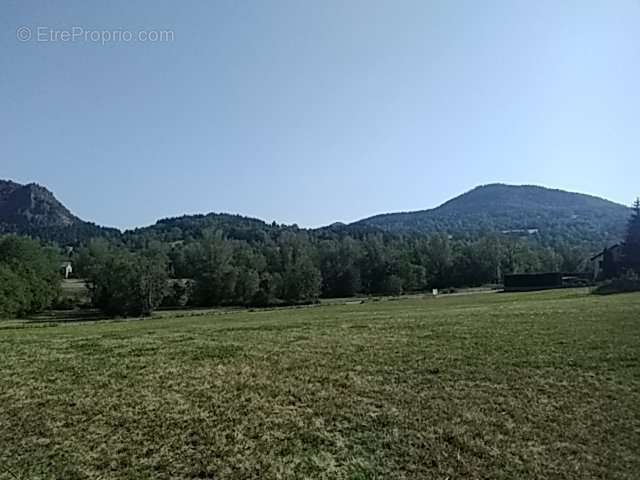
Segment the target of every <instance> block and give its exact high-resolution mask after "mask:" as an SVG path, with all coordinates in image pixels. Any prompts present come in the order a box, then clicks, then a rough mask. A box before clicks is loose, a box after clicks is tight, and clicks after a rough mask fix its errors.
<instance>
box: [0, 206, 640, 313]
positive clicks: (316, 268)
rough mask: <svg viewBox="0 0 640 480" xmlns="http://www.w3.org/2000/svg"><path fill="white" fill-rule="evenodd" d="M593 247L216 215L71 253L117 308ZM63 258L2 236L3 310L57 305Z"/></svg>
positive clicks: (635, 244) (384, 291) (341, 292)
mask: <svg viewBox="0 0 640 480" xmlns="http://www.w3.org/2000/svg"><path fill="white" fill-rule="evenodd" d="M639 251H640V202H636V204H635V208H634V210H633V215H632V218H631V220H630V221H629V224H628V228H627V236H626V241H625V243H624V258H625V269H626V270H627V271H629V272H635V273H636V274H638V273H640V254H639ZM592 253H593V252H592V251H589V250H588V249H585V248H584V247H579V246H573V245H571V244H567V243H564V242H556V243H555V244H553V245H549V244H544V243H542V242H540V241H538V240H536V239H535V238H531V237H518V236H509V235H504V234H487V235H484V236H481V237H479V238H476V239H453V238H451V237H450V236H449V235H446V234H443V233H440V234H435V235H430V236H425V235H419V234H391V233H388V232H381V231H379V230H376V229H366V228H364V229H360V230H353V229H341V228H328V229H321V230H304V229H299V228H297V227H296V226H279V225H277V224H275V223H274V224H266V223H263V222H260V221H257V220H253V219H247V218H244V217H238V216H230V215H218V216H215V215H214V216H199V217H183V218H181V219H172V220H167V221H161V222H159V223H158V226H157V228H151V229H144V230H139V231H133V232H129V233H128V234H125V235H123V236H120V237H117V238H109V239H105V238H98V239H94V240H92V241H90V242H89V243H88V244H87V245H86V246H84V247H82V248H80V249H76V250H75V251H74V252H73V253H72V255H71V260H72V261H73V264H74V270H75V273H76V275H77V276H78V277H79V278H83V279H86V281H87V285H88V288H89V294H90V298H91V304H92V306H94V307H96V308H99V309H101V310H102V311H103V312H105V313H106V314H108V315H114V316H116V315H148V314H150V313H151V312H152V311H153V310H155V309H157V308H158V307H160V306H166V307H184V306H196V307H211V306H221V305H238V306H256V307H261V306H270V305H290V304H304V303H311V302H315V301H317V300H318V299H319V298H320V297H325V298H336V297H337V298H341V297H353V296H356V295H400V294H403V293H411V292H424V291H430V290H431V289H433V288H438V289H443V288H451V287H475V286H480V285H488V284H499V283H500V282H501V281H502V278H503V276H504V275H505V274H509V273H529V272H558V271H560V272H564V273H575V272H581V271H586V270H588V269H589V268H590V264H589V262H588V258H589V257H590V255H591V254H592ZM63 258H64V255H62V254H61V251H60V249H59V248H58V249H57V250H56V248H53V247H51V246H48V247H47V246H42V245H41V244H39V243H38V242H36V241H34V240H30V239H28V238H24V237H18V236H13V235H10V236H6V237H3V238H1V239H0V315H2V316H5V317H6V316H22V315H29V314H32V313H34V312H38V311H41V310H43V309H45V308H48V307H50V306H51V305H52V303H54V302H55V301H56V299H57V298H58V297H59V292H60V290H59V285H60V277H61V275H60V272H59V267H60V262H61V260H62V259H63Z"/></svg>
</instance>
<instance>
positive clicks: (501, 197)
mask: <svg viewBox="0 0 640 480" xmlns="http://www.w3.org/2000/svg"><path fill="white" fill-rule="evenodd" d="M629 211H630V210H629V208H627V207H625V206H623V205H619V204H616V203H613V202H610V201H608V200H604V199H601V198H597V197H593V196H589V195H584V194H579V193H570V192H565V191H562V190H552V189H548V188H543V187H537V186H512V185H503V184H493V185H486V186H481V187H477V188H475V189H474V190H471V191H470V192H467V193H465V194H463V195H460V196H459V197H456V198H454V199H452V200H450V201H448V202H446V203H444V204H443V205H441V206H439V207H437V208H434V209H431V210H422V211H417V212H403V213H390V214H383V215H377V216H374V217H370V218H367V219H364V220H360V221H358V222H355V223H352V224H350V225H344V224H340V223H337V224H333V225H331V226H328V227H324V228H321V229H316V230H307V232H308V234H310V235H312V236H315V237H320V238H322V237H326V236H345V235H349V236H352V237H354V238H362V237H363V236H365V235H370V234H374V233H377V232H386V233H387V234H390V235H401V236H407V235H410V236H414V235H423V234H427V235H431V234H435V233H446V234H449V235H451V236H452V238H453V239H455V240H462V241H470V240H474V239H478V238H481V237H484V236H486V235H489V234H500V235H506V236H515V237H530V239H529V240H531V241H534V242H535V243H538V244H540V245H543V246H557V245H565V246H566V245H572V246H579V247H582V248H585V249H593V250H595V249H598V248H600V247H602V246H604V245H607V244H611V243H615V242H618V241H620V239H621V238H622V235H623V232H624V227H625V224H626V220H627V218H628V216H629ZM303 230H304V229H299V228H298V227H297V226H295V225H294V226H285V225H277V224H275V223H273V224H268V223H265V222H263V221H262V220H258V219H253V218H247V217H243V216H240V215H230V214H215V213H210V214H207V215H185V216H182V217H176V218H166V219H162V220H159V221H158V222H157V223H156V224H155V225H152V226H149V227H144V228H138V229H135V230H130V231H127V232H125V233H124V234H121V233H120V232H119V231H118V230H116V229H109V228H104V227H99V226H97V225H95V224H93V223H89V222H85V221H83V220H81V219H80V218H78V217H76V216H75V215H73V214H72V213H71V212H70V211H69V209H67V208H66V207H65V206H64V205H62V204H61V203H60V202H59V201H58V200H57V199H56V198H55V196H54V195H53V194H52V193H51V192H50V191H49V190H47V189H46V188H45V187H42V186H40V185H37V184H28V185H20V184H18V183H15V182H11V181H3V180H0V233H18V234H24V235H30V236H32V237H37V238H41V239H43V240H47V241H54V242H56V243H59V244H64V245H69V244H71V245H79V244H85V243H86V242H87V241H88V240H89V239H91V238H94V237H107V238H111V239H112V240H116V241H121V242H124V243H127V244H129V245H132V244H140V242H148V241H150V240H157V241H160V242H178V241H190V240H192V239H197V238H202V236H203V233H204V232H206V231H219V232H221V233H222V234H223V235H225V236H227V237H228V238H230V239H234V240H242V241H247V242H249V243H255V242H258V243H264V242H265V240H266V237H267V236H270V237H272V238H274V237H275V236H277V235H278V234H279V232H282V231H303Z"/></svg>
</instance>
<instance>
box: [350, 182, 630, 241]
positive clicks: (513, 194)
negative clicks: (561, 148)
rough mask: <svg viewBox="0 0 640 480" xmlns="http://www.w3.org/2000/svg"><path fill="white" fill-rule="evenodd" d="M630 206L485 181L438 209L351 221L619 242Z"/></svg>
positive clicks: (400, 228)
mask: <svg viewBox="0 0 640 480" xmlns="http://www.w3.org/2000/svg"><path fill="white" fill-rule="evenodd" d="M629 213H630V211H629V208H627V207H625V206H624V205H620V204H617V203H614V202H611V201H608V200H604V199H602V198H598V197H594V196H591V195H584V194H580V193H572V192H566V191H563V190H553V189H549V188H544V187H539V186H532V185H522V186H516V185H505V184H491V185H484V186H480V187H477V188H474V189H473V190H471V191H469V192H467V193H464V194H462V195H460V196H458V197H456V198H454V199H452V200H449V201H448V202H446V203H444V204H442V205H440V206H439V207H437V208H433V209H430V210H421V211H416V212H400V213H389V214H383V215H376V216H374V217H370V218H366V219H363V220H360V221H358V222H355V223H353V224H351V225H350V226H351V227H356V228H357V227H374V228H379V229H382V230H385V231H390V232H398V233H406V232H419V233H435V232H446V233H448V234H450V235H453V236H458V237H471V236H476V235H478V234H482V233H490V232H498V233H501V234H510V235H535V236H537V237H539V238H541V239H543V240H547V243H553V242H551V240H567V241H571V243H583V244H590V245H602V244H606V243H610V242H617V241H619V240H620V238H621V237H622V235H623V232H624V228H625V225H626V222H627V220H628V218H629Z"/></svg>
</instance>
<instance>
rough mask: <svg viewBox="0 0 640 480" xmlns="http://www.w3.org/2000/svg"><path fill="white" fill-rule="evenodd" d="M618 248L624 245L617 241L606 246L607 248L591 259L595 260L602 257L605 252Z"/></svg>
mask: <svg viewBox="0 0 640 480" xmlns="http://www.w3.org/2000/svg"><path fill="white" fill-rule="evenodd" d="M618 248H622V245H620V244H619V243H616V244H615V245H611V246H610V247H609V248H607V247H605V249H604V250H602V251H601V252H600V253H598V254H596V255H594V256H593V257H591V261H592V262H593V261H594V260H595V259H596V258H600V257H602V256H603V255H604V254H605V252H610V251H611V250H616V249H618Z"/></svg>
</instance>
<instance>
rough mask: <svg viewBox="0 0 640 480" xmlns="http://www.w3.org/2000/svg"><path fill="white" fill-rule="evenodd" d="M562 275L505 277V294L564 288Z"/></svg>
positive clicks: (535, 274)
mask: <svg viewBox="0 0 640 480" xmlns="http://www.w3.org/2000/svg"><path fill="white" fill-rule="evenodd" d="M562 279H563V275H562V273H557V272H554V273H517V274H511V275H505V276H504V291H505V292H528V291H533V290H547V289H550V288H562V287H563V286H564V283H563V280H562Z"/></svg>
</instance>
